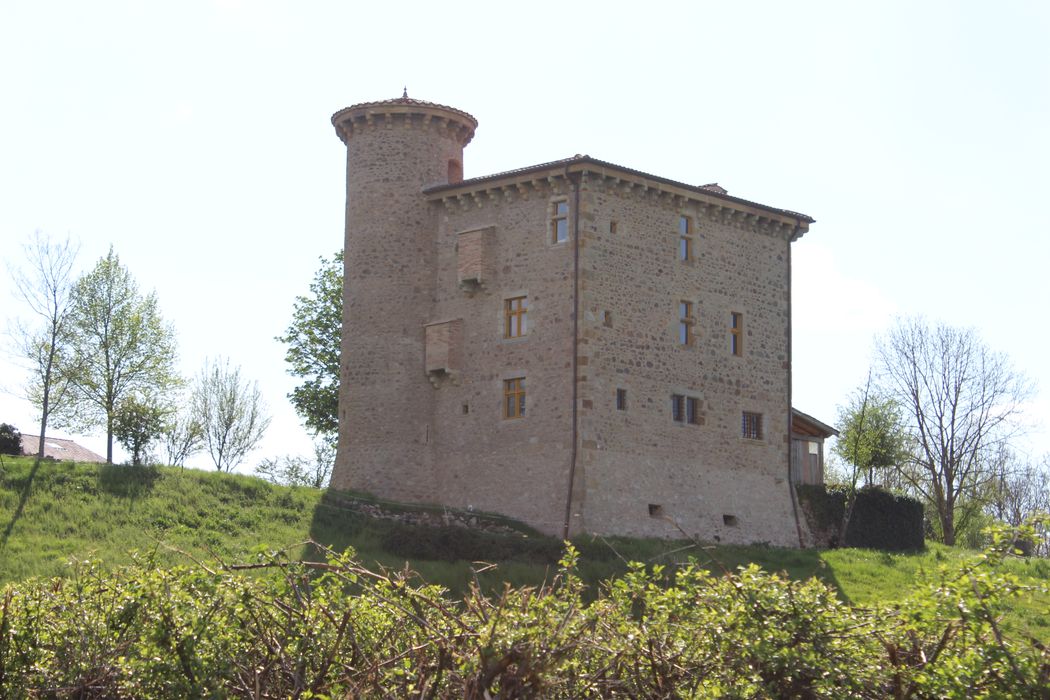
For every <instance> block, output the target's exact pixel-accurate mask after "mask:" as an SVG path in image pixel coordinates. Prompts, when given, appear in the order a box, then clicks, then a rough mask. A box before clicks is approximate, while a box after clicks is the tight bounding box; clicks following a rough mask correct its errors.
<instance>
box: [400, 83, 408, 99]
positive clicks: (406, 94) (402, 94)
mask: <svg viewBox="0 0 1050 700" xmlns="http://www.w3.org/2000/svg"><path fill="white" fill-rule="evenodd" d="M401 99H402V100H407V99H408V86H407V85H406V86H405V90H404V92H402V93H401Z"/></svg>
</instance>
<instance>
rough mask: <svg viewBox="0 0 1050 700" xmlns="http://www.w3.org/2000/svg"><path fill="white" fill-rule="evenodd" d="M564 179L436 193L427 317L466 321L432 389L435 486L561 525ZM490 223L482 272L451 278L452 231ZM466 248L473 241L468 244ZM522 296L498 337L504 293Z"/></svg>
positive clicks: (566, 296)
mask: <svg viewBox="0 0 1050 700" xmlns="http://www.w3.org/2000/svg"><path fill="white" fill-rule="evenodd" d="M566 184H567V183H566V182H565V181H564V180H560V181H557V182H555V183H554V184H553V185H551V183H547V182H546V181H544V182H537V183H534V184H533V185H530V186H526V187H523V188H522V189H521V190H516V191H514V192H504V193H499V194H494V196H492V197H489V196H483V197H477V198H475V197H467V198H464V199H461V200H451V201H449V202H448V203H447V204H446V203H442V202H435V203H434V204H433V205H432V206H434V207H435V210H436V212H437V213H436V218H437V219H438V221H439V225H438V233H437V245H436V264H435V274H436V277H435V280H434V287H433V288H434V303H433V307H432V311H431V316H432V318H433V319H435V320H443V319H463V326H462V350H461V357H462V366H463V369H462V372H461V373H460V374H459V375H458V376H457V377H455V378H450V379H449V380H446V381H443V382H441V383H439V384H438V386H437V387H436V388H435V389H434V390H433V392H432V401H433V431H432V433H431V440H432V442H431V449H432V451H433V463H432V464H433V473H434V479H435V483H434V489H435V490H434V494H435V496H436V500H437V501H439V502H441V503H444V504H448V505H450V506H453V507H459V508H466V507H469V506H473V507H474V508H476V509H480V510H486V511H494V512H499V513H505V514H507V515H509V516H511V517H514V518H518V519H520V520H523V521H525V522H527V523H528V524H530V525H532V526H533V527H535V528H537V529H538V530H541V531H542V532H545V533H548V534H555V535H560V534H561V532H562V530H563V527H564V518H565V515H564V512H565V503H566V498H567V496H568V474H569V459H570V453H571V447H572V443H571V427H572V422H571V421H572V416H571V412H572V393H571V392H572V366H571V362H570V358H571V356H572V344H571V340H572V244H571V237H570V241H568V242H564V243H559V244H553V243H551V234H550V231H549V218H550V209H551V202H552V201H555V200H558V199H566V198H568V197H569V192H568V189H567V187H566ZM478 229H489V230H487V231H486V233H485V236H486V237H487V240H486V243H485V245H486V250H485V255H486V257H487V258H488V261H489V262H488V263H487V264H486V269H487V270H488V271H489V272H488V274H487V275H486V276H485V277H484V278H483V283H482V285H481V286H480V287H478V288H474V287H473V286H469V287H467V288H463V287H461V286H460V285H459V284H458V279H459V263H460V253H462V252H464V251H462V250H457V241H458V242H459V244H460V245H463V242H464V239H465V240H466V241H471V242H473V237H472V236H462V235H460V234H461V233H463V232H469V231H474V230H478ZM466 252H468V253H470V254H471V255H474V254H476V251H475V250H470V251H466ZM520 296H525V297H527V299H528V311H527V314H526V319H527V321H526V323H527V332H526V333H525V335H524V336H522V337H520V338H504V300H505V299H508V298H511V297H520ZM514 377H524V378H525V387H526V411H525V416H524V417H523V418H513V419H506V418H504V417H503V381H504V380H505V379H510V378H514Z"/></svg>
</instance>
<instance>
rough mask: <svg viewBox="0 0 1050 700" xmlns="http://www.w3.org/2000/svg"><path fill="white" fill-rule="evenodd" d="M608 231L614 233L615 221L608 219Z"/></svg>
mask: <svg viewBox="0 0 1050 700" xmlns="http://www.w3.org/2000/svg"><path fill="white" fill-rule="evenodd" d="M609 233H616V222H615V221H610V222H609Z"/></svg>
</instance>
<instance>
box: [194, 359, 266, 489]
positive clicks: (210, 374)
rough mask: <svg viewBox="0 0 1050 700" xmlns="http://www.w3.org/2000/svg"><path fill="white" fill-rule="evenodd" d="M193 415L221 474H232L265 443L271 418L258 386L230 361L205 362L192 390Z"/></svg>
mask: <svg viewBox="0 0 1050 700" xmlns="http://www.w3.org/2000/svg"><path fill="white" fill-rule="evenodd" d="M192 404H193V414H194V416H195V417H196V420H197V421H198V423H199V424H200V427H201V431H202V433H203V434H204V444H205V446H206V447H207V449H208V453H209V454H210V455H211V458H212V461H213V462H214V463H215V468H216V469H218V470H219V471H221V472H222V471H226V472H229V471H233V469H234V467H236V466H237V465H238V464H240V463H241V461H242V460H244V458H245V456H247V454H248V453H249V452H251V451H252V450H253V449H255V446H256V445H257V444H259V441H260V440H262V437H263V434H264V433H265V432H266V428H267V427H269V425H270V418H269V416H267V415H266V407H265V405H264V403H263V399H262V395H261V393H260V392H259V385H258V383H256V382H251V383H249V382H248V380H247V379H245V380H242V379H241V369H240V367H234V368H232V369H231V368H230V363H229V360H222V361H220V360H216V361H215V362H214V363H205V365H204V369H203V370H201V373H200V375H198V377H197V383H196V386H195V387H194V389H193V399H192Z"/></svg>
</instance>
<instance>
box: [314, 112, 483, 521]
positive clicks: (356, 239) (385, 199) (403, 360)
mask: <svg viewBox="0 0 1050 700" xmlns="http://www.w3.org/2000/svg"><path fill="white" fill-rule="evenodd" d="M332 124H333V125H334V126H335V129H336V133H337V134H338V135H339V138H340V139H342V141H343V143H345V144H346V156H347V157H346V238H345V254H344V265H345V267H344V273H345V274H344V280H345V284H344V289H343V294H344V297H343V335H342V346H341V352H342V367H341V371H340V393H339V447H338V453H337V457H336V467H335V469H334V471H333V476H332V486H333V487H335V488H340V489H355V490H363V491H369V492H373V493H381V494H383V495H384V496H386V497H389V498H394V499H397V500H406V501H430V500H433V498H432V496H431V494H432V488H433V481H432V476H431V474H430V473H429V471H430V466H429V455H428V450H427V444H428V442H429V440H430V425H429V423H428V421H429V420H430V415H431V403H432V402H433V397H432V394H433V388H432V387H431V385H430V383H429V382H428V380H427V377H426V374H425V372H424V371H423V356H424V348H423V344H424V324H425V323H427V322H428V321H430V320H431V318H430V314H431V306H432V302H433V284H434V277H435V269H434V257H435V254H434V253H435V251H434V245H435V241H434V236H435V231H436V229H437V222H436V220H435V217H436V210H435V209H434V208H433V207H431V206H429V205H428V202H427V200H426V198H425V197H424V195H423V192H422V190H423V188H425V187H430V186H434V185H444V184H448V183H454V182H459V181H460V180H462V177H463V148H464V146H466V145H467V144H468V143H469V142H470V140H471V139H472V138H473V136H474V130H475V129H476V128H477V121H476V120H475V119H474V118H473V117H472V116H470V115H469V114H467V113H466V112H462V111H460V110H457V109H453V108H451V107H446V106H443V105H438V104H432V103H429V102H423V101H420V100H413V99H410V98H409V97H408V95H407V93H406V94H405V95H403V96H402V97H400V98H397V99H393V100H385V101H382V102H369V103H363V104H357V105H354V106H352V107H347V108H346V109H343V110H341V111H339V112H336V113H335V114H334V115H333V116H332Z"/></svg>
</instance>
